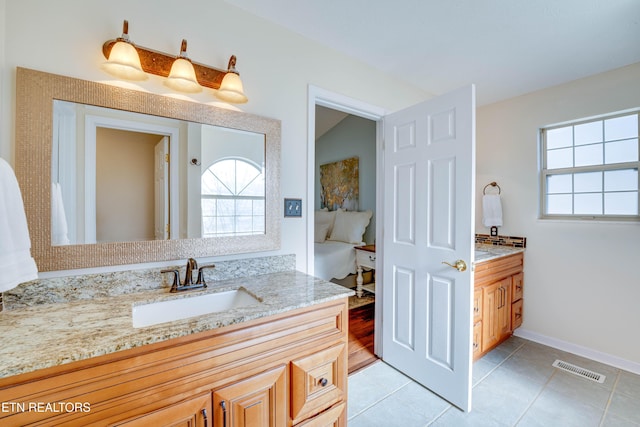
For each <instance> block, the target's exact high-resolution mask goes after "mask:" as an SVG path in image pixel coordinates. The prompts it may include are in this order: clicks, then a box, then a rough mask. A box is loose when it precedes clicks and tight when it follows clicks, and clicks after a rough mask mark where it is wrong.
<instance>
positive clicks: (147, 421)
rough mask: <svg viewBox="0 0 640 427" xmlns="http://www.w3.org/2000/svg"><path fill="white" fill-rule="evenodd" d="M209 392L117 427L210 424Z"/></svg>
mask: <svg viewBox="0 0 640 427" xmlns="http://www.w3.org/2000/svg"><path fill="white" fill-rule="evenodd" d="M209 417H211V394H209V393H207V394H204V395H201V396H198V397H194V398H193V399H189V400H185V401H184V402H180V403H176V404H174V405H171V406H167V407H166V408H162V409H159V410H157V411H154V412H150V413H148V414H146V415H143V416H141V417H138V418H134V419H131V420H128V421H124V422H122V423H116V424H114V426H119V427H148V426H158V427H203V426H205V427H206V426H211V419H210V418H209Z"/></svg>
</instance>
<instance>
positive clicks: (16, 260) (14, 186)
mask: <svg viewBox="0 0 640 427" xmlns="http://www.w3.org/2000/svg"><path fill="white" fill-rule="evenodd" d="M37 278H38V268H37V267H36V262H35V261H34V259H33V258H32V257H31V239H30V238H29V229H28V228H27V216H26V215H25V213H24V204H23V202H22V194H21V193H20V187H19V186H18V181H17V180H16V176H15V174H14V173H13V169H11V166H9V163H7V162H6V161H5V160H4V159H2V158H0V292H4V291H8V290H9V289H13V288H15V287H16V286H18V285H19V284H20V283H24V282H29V281H31V280H35V279H37Z"/></svg>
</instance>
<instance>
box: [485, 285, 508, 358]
mask: <svg viewBox="0 0 640 427" xmlns="http://www.w3.org/2000/svg"><path fill="white" fill-rule="evenodd" d="M510 289H511V277H507V278H505V279H502V280H500V281H498V282H495V283H492V284H491V285H488V286H485V287H483V288H482V304H483V313H482V351H483V352H484V351H486V350H488V349H489V348H490V347H492V346H493V345H495V344H496V343H498V342H499V341H500V340H501V339H502V338H503V337H504V336H505V335H508V334H510V333H511V292H510Z"/></svg>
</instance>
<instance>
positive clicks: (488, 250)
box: [475, 243, 524, 264]
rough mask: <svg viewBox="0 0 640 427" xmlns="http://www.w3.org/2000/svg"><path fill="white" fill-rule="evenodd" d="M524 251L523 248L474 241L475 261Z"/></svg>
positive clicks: (477, 262)
mask: <svg viewBox="0 0 640 427" xmlns="http://www.w3.org/2000/svg"><path fill="white" fill-rule="evenodd" d="M520 252H524V248H517V247H513V246H500V245H488V244H482V243H476V247H475V263H476V264H480V263H482V262H486V261H491V260H494V259H497V258H501V257H504V256H508V255H513V254H517V253H520Z"/></svg>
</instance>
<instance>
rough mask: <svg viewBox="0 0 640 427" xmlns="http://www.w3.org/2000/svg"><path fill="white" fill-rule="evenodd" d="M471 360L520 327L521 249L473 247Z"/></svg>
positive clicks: (489, 246) (521, 306)
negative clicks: (474, 253) (474, 252)
mask: <svg viewBox="0 0 640 427" xmlns="http://www.w3.org/2000/svg"><path fill="white" fill-rule="evenodd" d="M475 251H476V256H475V266H474V294H473V320H472V321H473V358H474V360H477V359H479V358H480V357H482V356H484V355H485V354H487V353H488V352H489V351H491V350H492V349H494V348H495V347H497V346H498V345H499V344H500V343H501V342H503V341H504V340H506V339H507V338H509V337H510V336H511V334H512V333H513V331H514V330H515V329H516V328H518V327H519V326H520V325H521V324H522V313H523V290H524V288H523V286H524V273H523V267H524V249H523V248H514V247H507V246H494V245H482V244H480V245H476V248H475Z"/></svg>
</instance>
